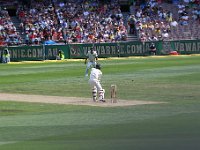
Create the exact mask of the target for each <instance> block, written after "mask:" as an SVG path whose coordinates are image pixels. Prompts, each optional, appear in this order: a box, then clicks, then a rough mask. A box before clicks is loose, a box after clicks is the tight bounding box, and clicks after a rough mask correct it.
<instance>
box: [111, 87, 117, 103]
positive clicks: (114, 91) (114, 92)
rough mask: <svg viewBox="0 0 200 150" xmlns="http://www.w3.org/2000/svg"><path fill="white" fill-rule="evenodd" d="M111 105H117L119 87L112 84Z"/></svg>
mask: <svg viewBox="0 0 200 150" xmlns="http://www.w3.org/2000/svg"><path fill="white" fill-rule="evenodd" d="M110 98H111V103H117V85H115V84H111V86H110Z"/></svg>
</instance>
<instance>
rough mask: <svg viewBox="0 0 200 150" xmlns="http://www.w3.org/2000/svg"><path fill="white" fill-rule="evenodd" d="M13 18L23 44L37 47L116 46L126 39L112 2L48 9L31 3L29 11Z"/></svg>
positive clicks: (96, 0)
mask: <svg viewBox="0 0 200 150" xmlns="http://www.w3.org/2000/svg"><path fill="white" fill-rule="evenodd" d="M80 4H81V5H80ZM17 15H18V16H19V19H20V20H21V22H22V23H21V24H20V28H21V30H22V32H23V33H24V34H25V38H26V44H38V43H41V42H42V41H45V40H47V39H51V40H52V41H55V42H58V43H59V42H64V43H94V42H116V41H122V40H126V37H127V29H126V27H125V25H124V21H123V15H122V13H121V10H120V7H119V5H118V3H117V1H116V0H112V2H111V3H101V1H99V0H93V1H90V0H85V1H80V0H79V1H76V0H71V1H67V2H62V1H58V0H54V1H52V4H50V5H49V1H47V0H43V1H36V0H35V1H34V2H32V6H31V9H28V8H26V7H24V6H23V7H19V8H18V10H17Z"/></svg>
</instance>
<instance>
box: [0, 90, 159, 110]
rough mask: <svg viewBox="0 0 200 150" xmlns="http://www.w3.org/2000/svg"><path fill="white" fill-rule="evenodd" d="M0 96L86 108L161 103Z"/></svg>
mask: <svg viewBox="0 0 200 150" xmlns="http://www.w3.org/2000/svg"><path fill="white" fill-rule="evenodd" d="M0 95H1V96H0V101H19V102H32V103H49V104H50V103H51V104H66V105H87V106H99V107H116V106H118V107H120V106H121V107H122V106H133V105H145V104H160V103H163V102H156V101H141V100H121V99H118V100H117V103H111V100H109V99H107V100H106V102H93V101H92V99H90V98H81V97H62V96H44V95H28V94H9V93H0Z"/></svg>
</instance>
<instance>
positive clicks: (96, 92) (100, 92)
mask: <svg viewBox="0 0 200 150" xmlns="http://www.w3.org/2000/svg"><path fill="white" fill-rule="evenodd" d="M101 77H102V72H101V66H100V64H96V67H95V68H92V69H91V73H90V79H89V84H90V86H91V89H92V98H93V101H94V102H96V101H98V100H99V101H101V102H105V99H104V93H105V90H104V89H103V88H102V86H101V83H100V80H101ZM97 96H98V99H97Z"/></svg>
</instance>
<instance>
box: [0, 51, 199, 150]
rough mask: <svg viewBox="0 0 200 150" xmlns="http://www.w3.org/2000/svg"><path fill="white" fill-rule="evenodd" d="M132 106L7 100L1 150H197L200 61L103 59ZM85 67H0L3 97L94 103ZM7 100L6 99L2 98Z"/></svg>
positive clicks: (1, 110) (106, 83)
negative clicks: (48, 97) (134, 102)
mask: <svg viewBox="0 0 200 150" xmlns="http://www.w3.org/2000/svg"><path fill="white" fill-rule="evenodd" d="M99 62H100V63H101V64H102V71H103V78H102V85H103V87H104V88H105V90H106V98H109V88H110V85H111V84H116V85H117V87H118V93H117V95H118V98H119V99H125V100H142V101H158V102H165V103H163V104H151V105H138V106H126V107H112V108H106V107H105V108H104V107H94V106H73V105H58V104H43V103H24V102H6V101H4V102H2V101H0V150H198V149H200V143H199V141H200V130H199V128H200V56H195V55H193V56H178V57H177V56H166V57H131V58H115V59H100V60H99ZM85 67H86V66H85V65H84V60H78V61H71V60H66V61H60V62H59V61H57V62H49V61H46V62H35V63H30V62H29V63H28V62H23V63H10V64H0V92H1V93H21V94H37V95H52V96H66V97H71V96H73V97H86V98H89V97H90V88H89V85H88V81H87V79H86V78H85V77H84V73H85ZM0 95H1V94H0Z"/></svg>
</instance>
